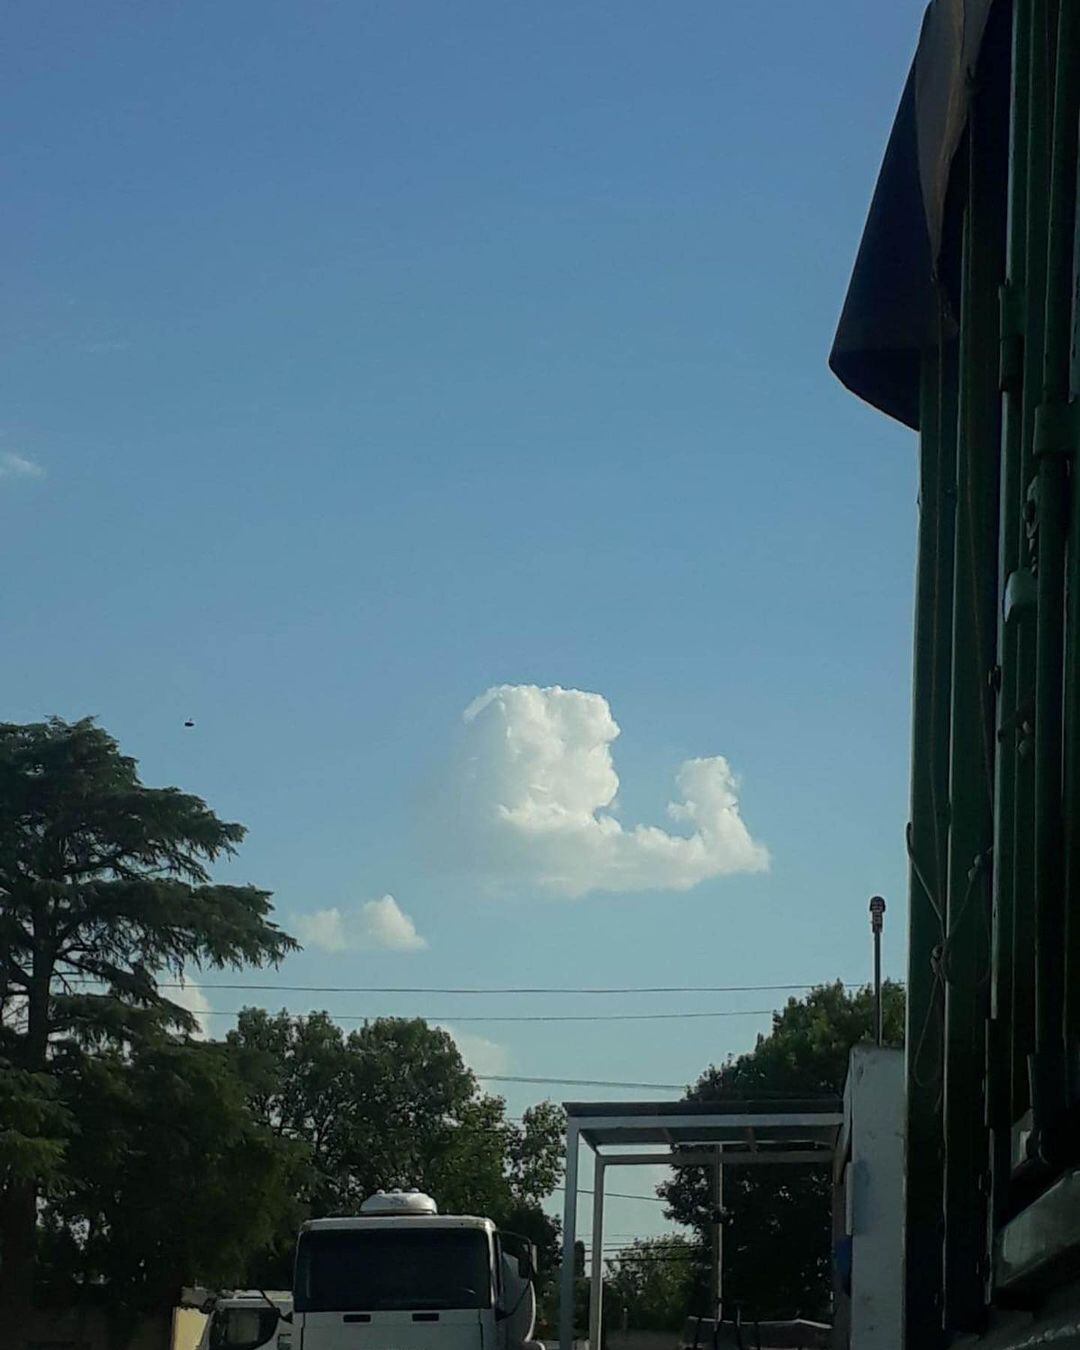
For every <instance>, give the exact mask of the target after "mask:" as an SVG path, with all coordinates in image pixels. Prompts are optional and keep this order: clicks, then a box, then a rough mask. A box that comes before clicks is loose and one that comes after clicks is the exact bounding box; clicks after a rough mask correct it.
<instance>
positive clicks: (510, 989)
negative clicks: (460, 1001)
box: [157, 980, 866, 995]
mask: <svg viewBox="0 0 1080 1350" xmlns="http://www.w3.org/2000/svg"><path fill="white" fill-rule="evenodd" d="M820 983H821V981H820V980H819V981H817V982H816V983H810V984H669V985H665V984H656V985H621V986H615V985H611V986H583V987H580V988H578V987H573V988H572V987H569V986H554V985H552V986H539V985H537V986H521V987H514V986H505V985H504V986H495V985H493V986H490V987H488V988H480V987H477V988H469V987H453V988H451V987H448V986H445V985H391V984H388V985H375V984H368V985H348V984H222V983H218V982H216V981H215V982H214V983H212V984H204V983H202V982H200V981H192V980H189V981H187V982H185V981H183V980H177V981H171V982H169V981H162V982H160V983H159V984H158V985H157V987H158V988H159V989H189V988H191V986H192V985H193V984H197V986H198V988H200V989H231V990H234V991H239V992H241V993H242V992H244V991H246V990H249V989H250V990H252V991H255V992H259V993H266V992H268V991H270V992H276V993H281V994H469V995H473V994H479V995H483V994H548V995H551V994H596V995H609V994H763V993H795V992H797V991H798V990H800V989H816V988H817V987H818V985H819V984H820ZM857 983H858V986H859V987H861V986H862V985H864V984H865V983H866V981H865V980H861V981H858V982H857ZM852 987H855V986H852Z"/></svg>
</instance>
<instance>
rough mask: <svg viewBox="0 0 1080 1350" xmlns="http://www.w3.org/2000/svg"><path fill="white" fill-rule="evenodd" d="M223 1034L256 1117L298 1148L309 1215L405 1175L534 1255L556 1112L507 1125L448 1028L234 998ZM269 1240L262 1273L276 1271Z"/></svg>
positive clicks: (552, 1176)
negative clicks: (341, 1019) (233, 1016)
mask: <svg viewBox="0 0 1080 1350" xmlns="http://www.w3.org/2000/svg"><path fill="white" fill-rule="evenodd" d="M227 1045H228V1048H229V1051H230V1054H231V1055H232V1057H233V1063H234V1064H235V1066H236V1069H237V1072H238V1073H239V1074H240V1076H241V1077H242V1078H243V1079H244V1081H245V1083H246V1084H247V1091H248V1101H249V1104H250V1106H251V1108H252V1110H253V1112H254V1113H255V1115H256V1117H257V1118H258V1119H259V1120H260V1121H261V1122H262V1123H263V1124H265V1126H266V1127H267V1129H269V1130H271V1131H272V1132H274V1133H276V1134H278V1135H279V1136H281V1137H283V1138H287V1139H291V1140H295V1141H296V1142H297V1143H299V1144H301V1145H302V1146H303V1147H304V1149H305V1150H306V1156H307V1173H306V1186H305V1188H304V1192H303V1199H304V1203H305V1205H306V1207H307V1210H308V1212H309V1213H310V1214H312V1215H315V1216H319V1215H324V1214H332V1213H355V1212H356V1210H357V1209H358V1207H359V1206H360V1205H361V1204H362V1203H363V1201H364V1200H365V1199H366V1198H367V1197H368V1196H369V1195H371V1194H372V1192H373V1191H376V1190H378V1189H380V1188H383V1189H389V1188H392V1187H395V1186H404V1187H407V1186H417V1187H419V1188H420V1189H421V1190H424V1191H427V1192H429V1193H430V1194H432V1195H433V1196H435V1198H436V1199H437V1201H438V1203H439V1206H440V1208H441V1209H443V1210H444V1211H445V1212H448V1213H477V1214H484V1215H487V1216H488V1217H490V1218H492V1219H494V1220H495V1221H496V1223H499V1224H500V1225H502V1226H504V1227H506V1228H510V1229H513V1231H516V1232H520V1233H522V1234H523V1235H524V1236H526V1237H529V1238H530V1239H531V1240H532V1241H534V1242H536V1243H537V1245H538V1247H540V1248H541V1249H542V1251H543V1253H544V1254H545V1255H547V1254H550V1253H552V1252H553V1250H554V1247H555V1244H556V1242H557V1234H558V1229H557V1226H556V1225H555V1224H554V1222H553V1221H552V1220H551V1219H549V1218H548V1217H547V1215H545V1214H544V1213H543V1210H542V1209H541V1201H542V1200H544V1199H545V1198H546V1197H547V1196H548V1195H550V1194H551V1191H552V1190H553V1188H554V1187H555V1185H556V1184H557V1183H558V1180H559V1177H560V1176H561V1172H562V1138H563V1133H564V1128H565V1127H564V1121H563V1116H562V1111H561V1110H560V1109H559V1108H557V1107H554V1106H552V1105H551V1104H550V1103H545V1104H543V1105H541V1106H538V1107H534V1108H533V1109H532V1110H531V1111H528V1112H526V1113H525V1116H524V1118H523V1120H522V1122H521V1123H520V1124H518V1123H515V1122H512V1121H509V1120H507V1119H506V1108H505V1103H504V1102H503V1100H502V1098H500V1097H493V1096H490V1095H488V1094H485V1093H482V1092H481V1091H480V1089H479V1085H478V1083H477V1080H476V1078H475V1076H474V1075H473V1073H472V1072H471V1071H470V1070H469V1069H468V1068H467V1067H466V1065H465V1064H464V1062H463V1061H462V1058H461V1054H460V1052H459V1051H458V1048H457V1045H456V1044H455V1042H454V1040H453V1037H452V1036H450V1034H449V1033H448V1032H446V1031H443V1030H442V1029H441V1028H439V1027H432V1026H429V1025H428V1024H427V1023H426V1022H424V1021H422V1020H421V1019H419V1018H378V1019H376V1020H374V1021H371V1022H367V1023H365V1024H364V1025H363V1026H362V1027H359V1028H357V1029H356V1030H355V1031H353V1032H350V1033H349V1034H348V1035H346V1034H345V1033H344V1032H343V1031H342V1030H341V1028H340V1027H339V1026H338V1025H337V1024H336V1023H334V1022H333V1021H332V1020H331V1019H330V1017H329V1015H328V1014H326V1013H312V1014H311V1015H310V1016H307V1017H293V1016H291V1015H290V1014H289V1013H287V1012H284V1011H283V1012H280V1013H277V1014H270V1013H267V1012H265V1011H264V1010H262V1009H257V1008H247V1009H245V1010H244V1011H243V1012H242V1013H241V1014H240V1017H239V1019H238V1022H237V1026H236V1028H235V1029H234V1030H233V1031H232V1032H230V1033H229V1035H228V1037H227ZM287 1259H288V1252H287V1251H286V1249H285V1244H284V1242H283V1241H282V1242H279V1243H278V1244H277V1247H276V1249H275V1254H274V1255H273V1257H272V1259H271V1263H270V1265H269V1268H268V1269H265V1270H263V1271H262V1273H263V1274H264V1275H265V1276H267V1277H270V1276H273V1278H274V1279H280V1278H282V1277H283V1275H284V1270H285V1263H286V1262H287Z"/></svg>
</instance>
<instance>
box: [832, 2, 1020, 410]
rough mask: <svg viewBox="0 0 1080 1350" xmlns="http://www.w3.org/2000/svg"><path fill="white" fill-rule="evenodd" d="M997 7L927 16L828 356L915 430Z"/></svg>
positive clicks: (862, 391)
mask: <svg viewBox="0 0 1080 1350" xmlns="http://www.w3.org/2000/svg"><path fill="white" fill-rule="evenodd" d="M999 2H1000V0H999ZM993 3H994V0H933V3H932V4H931V5H930V6H929V8H928V9H927V11H926V15H925V17H924V19H923V26H922V33H921V36H920V38H919V45H918V48H917V49H916V52H915V59H914V61H913V62H912V66H911V71H910V73H909V75H908V79H907V83H906V85H905V86H904V93H903V96H902V97H901V99H900V107H899V109H898V110H897V114H896V120H895V122H894V123H893V129H892V134H891V135H890V137H889V142H888V145H887V147H886V150H885V158H884V161H883V162H882V166H881V172H880V174H879V176H878V182H877V187H876V189H875V191H874V196H873V201H872V202H871V205H870V214H869V217H868V219H867V222H866V228H865V230H864V231H863V237H862V241H861V243H860V244H859V251H858V255H857V257H856V260H855V268H854V272H853V273H852V278H851V284H850V286H849V287H848V293H847V297H846V299H845V301H844V308H843V311H842V313H841V316H840V323H839V326H838V328H837V332H836V338H835V340H834V342H833V348H832V353H831V355H830V357H829V365H830V366H831V367H832V370H833V371H834V373H835V374H836V375H837V377H838V378H839V379H840V380H841V381H842V383H843V384H844V385H846V386H847V388H848V389H850V390H851V391H852V393H854V394H857V395H858V396H859V398H861V399H864V400H865V401H866V402H867V403H870V404H872V405H873V406H874V407H875V408H879V409H880V410H881V411H882V412H884V413H887V414H888V415H889V416H890V417H895V418H896V419H897V420H898V421H900V422H903V423H904V424H905V425H907V426H909V427H914V428H918V425H919V371H920V365H921V355H922V352H923V351H924V349H925V348H926V347H927V346H928V345H930V344H932V343H934V342H936V341H937V339H938V334H939V328H938V325H939V314H940V306H939V299H938V295H939V292H938V280H937V278H938V261H939V258H940V256H941V250H942V240H943V237H944V231H945V204H946V198H947V196H948V190H949V176H950V173H951V170H952V165H953V160H954V158H955V156H956V151H957V148H958V146H959V145H960V141H961V138H962V136H963V132H964V128H965V126H966V124H967V115H968V103H969V97H970V85H971V80H972V78H973V76H974V72H975V67H976V64H977V62H978V57H979V50H980V47H981V45H982V39H983V34H984V33H985V31H986V23H987V19H988V18H989V15H990V10H991V8H992V6H993Z"/></svg>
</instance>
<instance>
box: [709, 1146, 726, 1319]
mask: <svg viewBox="0 0 1080 1350" xmlns="http://www.w3.org/2000/svg"><path fill="white" fill-rule="evenodd" d="M711 1181H712V1211H713V1251H712V1257H713V1268H712V1306H713V1317H714V1318H715V1319H716V1322H717V1324H719V1322H720V1314H721V1311H722V1309H723V1305H724V1221H723V1220H724V1149H723V1146H722V1145H719V1146H718V1147H717V1150H716V1161H715V1162H714V1163H713V1168H712V1178H711Z"/></svg>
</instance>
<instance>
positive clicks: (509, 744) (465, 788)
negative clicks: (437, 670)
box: [454, 685, 769, 896]
mask: <svg viewBox="0 0 1080 1350" xmlns="http://www.w3.org/2000/svg"><path fill="white" fill-rule="evenodd" d="M464 716H465V747H464V749H465V756H464V760H463V763H462V765H461V774H460V781H459V782H458V783H457V784H456V785H455V792H454V804H455V805H454V809H455V812H456V814H457V816H458V820H457V822H456V823H457V826H458V829H457V830H456V832H455V833H456V835H457V837H458V838H459V839H461V840H462V841H465V842H466V846H467V848H468V849H469V853H470V855H471V859H483V870H484V871H485V873H486V874H487V875H488V876H489V878H490V879H491V880H493V881H496V882H498V883H500V884H505V883H506V882H515V881H516V882H519V883H521V884H524V885H529V886H539V887H541V888H543V889H545V890H547V891H550V892H553V893H556V894H561V895H566V896H581V895H585V894H587V893H588V892H590V891H617V892H618V891H621V892H630V891H648V890H671V891H684V890H689V889H690V888H691V887H693V886H697V885H698V884H699V883H701V882H703V881H707V880H709V879H711V878H713V877H719V876H726V875H730V874H732V873H737V872H762V871H765V870H766V869H767V868H768V865H769V855H768V852H767V850H766V849H765V848H764V847H763V846H762V845H761V844H760V843H758V842H757V841H756V840H755V839H754V838H753V837H752V836H751V834H750V832H749V830H748V829H747V827H746V825H745V823H744V821H743V819H742V815H741V813H740V810H739V798H738V786H739V785H738V780H737V779H736V777H735V774H734V773H733V771H732V769H731V766H730V765H729V764H728V762H727V760H726V759H724V757H723V756H722V755H714V756H711V757H709V758H703V759H690V760H686V761H685V762H684V763H683V764H682V765H681V766H680V767H679V770H678V772H677V774H676V777H675V782H676V785H677V788H678V796H677V798H676V799H675V800H673V801H671V802H670V803H669V805H668V808H667V814H668V819H669V820H670V821H671V822H672V823H673V824H674V825H675V826H676V830H665V829H662V828H661V827H659V826H657V825H647V824H637V825H624V824H623V823H622V822H621V821H620V820H619V818H618V814H617V800H618V792H619V775H618V773H617V772H616V770H615V761H614V758H613V755H612V744H613V743H614V741H615V739H616V738H617V737H618V735H619V726H618V723H617V722H616V721H615V719H614V717H613V716H612V713H611V708H610V707H609V705H608V701H607V699H606V698H604V697H603V696H602V695H601V694H594V693H585V692H583V691H582V690H579V689H561V688H559V687H557V686H556V687H555V688H549V689H541V688H538V687H537V686H536V685H501V686H499V687H498V688H495V689H489V690H488V691H487V693H486V694H483V695H482V696H481V697H480V698H478V699H476V701H475V702H474V703H472V704H471V705H470V706H469V707H468V708H467V709H466V710H465V714H464ZM471 865H472V866H475V862H473V863H471Z"/></svg>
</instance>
